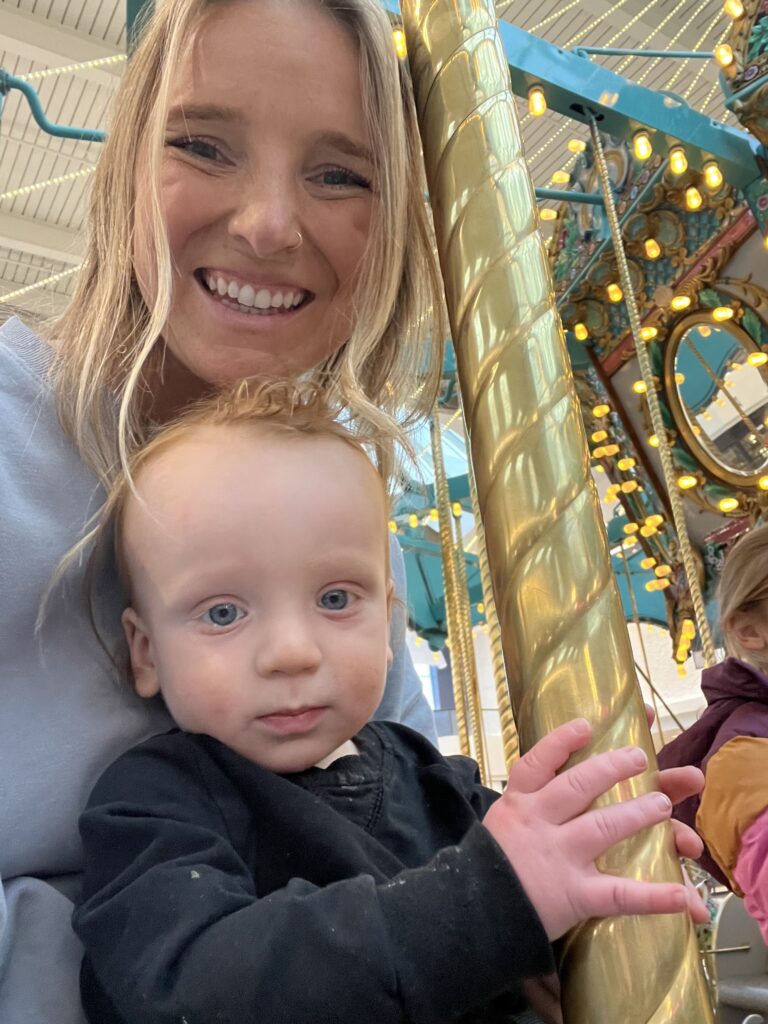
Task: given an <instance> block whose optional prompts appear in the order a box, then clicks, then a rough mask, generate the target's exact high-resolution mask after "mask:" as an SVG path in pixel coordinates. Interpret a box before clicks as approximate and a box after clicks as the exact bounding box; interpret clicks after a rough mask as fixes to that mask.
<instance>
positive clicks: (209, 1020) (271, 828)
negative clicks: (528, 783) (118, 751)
mask: <svg viewBox="0 0 768 1024" xmlns="http://www.w3.org/2000/svg"><path fill="white" fill-rule="evenodd" d="M355 740H356V743H357V745H358V748H359V750H360V755H359V756H352V757H344V758H342V759H340V760H338V761H336V762H335V763H334V764H333V765H332V766H331V767H330V768H328V769H319V768H310V769H308V770H307V771H304V772H301V773H299V774H296V775H286V776H280V775H275V774H273V773H272V772H269V771H267V770H266V769H263V768H260V767H258V766H257V765H254V764H252V763H251V762H249V761H247V760H245V759H244V758H242V757H240V756H239V755H238V754H235V753H233V752H232V751H230V750H228V749H227V748H226V747H224V746H222V744H220V743H218V742H217V741H216V740H213V739H211V738H210V737H206V736H191V735H187V734H185V733H181V732H178V731H173V732H171V733H168V734H165V735H163V736H157V737H155V738H153V739H151V740H149V741H147V742H146V743H143V744H142V745H141V746H139V747H136V748H134V749H133V750H131V751H129V752H128V753H127V754H125V755H123V757H121V758H120V759H119V760H118V761H117V762H115V764H113V765H112V767H111V768H109V769H108V770H107V772H106V773H105V774H104V776H103V777H102V778H101V780H100V781H99V783H98V784H97V786H96V788H95V790H94V792H93V794H92V796H91V799H90V801H89V805H88V808H87V810H86V811H85V813H84V815H83V817H82V820H81V832H82V837H83V842H84V846H85V876H84V891H83V899H82V901H81V903H80V905H79V906H78V908H77V910H76V911H75V915H74V926H75V930H76V931H77V934H78V935H79V936H80V938H81V939H82V941H83V943H84V944H85V948H86V959H85V962H84V965H83V972H82V976H81V988H82V994H83V1001H84V1005H85V1008H86V1012H87V1014H88V1016H89V1018H90V1020H91V1021H92V1022H93V1024H251V1022H254V1024H255V1022H259V1024H261V1022H263V1024H369V1022H370V1024H406V1022H407V1024H447V1022H448V1021H459V1020H461V1021H470V1020H471V1021H481V1020H482V1021H504V1020H508V1014H509V1013H510V1012H511V1011H513V1010H515V1009H519V1008H520V1007H521V1005H524V1003H522V1002H521V999H520V995H519V991H520V990H519V985H520V983H521V981H522V980H523V979H526V978H530V977H533V976H538V975H541V974H545V973H547V972H548V971H551V970H552V957H551V952H550V947H549V944H548V942H547V938H546V935H545V933H544V931H543V929H542V926H541V923H540V921H539V919H538V917H537V915H536V913H535V911H534V910H533V907H532V906H531V904H530V903H529V901H528V899H527V897H526V895H525V893H524V892H523V890H522V888H521V886H520V884H519V882H518V881H517V878H516V876H515V874H514V872H513V871H512V869H511V868H510V866H509V863H508V861H507V860H506V858H505V857H504V855H503V854H502V852H501V850H500V849H499V847H498V846H497V845H496V843H495V842H494V840H493V839H492V838H491V836H490V833H488V832H487V831H486V829H484V828H483V827H482V826H481V825H480V824H479V823H478V822H479V819H481V818H482V817H483V815H484V814H485V811H486V810H487V808H488V807H489V806H490V804H491V803H492V802H493V800H494V799H496V798H497V797H498V794H497V793H495V792H493V791H491V790H488V789H486V788H484V787H483V786H481V785H480V784H479V782H478V780H477V771H476V766H475V764H474V762H472V761H470V760H469V759H467V758H460V757H450V758H446V757H443V756H442V755H441V754H440V753H439V752H438V751H437V750H436V749H435V748H434V747H433V746H432V745H431V744H430V743H429V742H427V741H426V740H425V739H423V738H422V737H421V736H419V735H418V734H417V733H415V732H412V731H411V730H410V729H408V728H406V727H405V726H399V725H392V724H389V723H372V724H370V725H368V726H366V727H365V728H364V729H363V730H362V732H361V733H360V734H359V735H358V736H357V737H355Z"/></svg>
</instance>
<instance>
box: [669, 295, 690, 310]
mask: <svg viewBox="0 0 768 1024" xmlns="http://www.w3.org/2000/svg"><path fill="white" fill-rule="evenodd" d="M690 304H691V297H690V295H675V296H673V298H672V301H671V302H670V306H671V307H672V309H674V310H675V311H676V312H678V313H679V312H680V310H681V309H688V307H689V306H690Z"/></svg>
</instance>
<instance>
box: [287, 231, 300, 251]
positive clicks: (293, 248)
mask: <svg viewBox="0 0 768 1024" xmlns="http://www.w3.org/2000/svg"><path fill="white" fill-rule="evenodd" d="M303 241H304V236H303V235H302V233H301V232H300V231H297V232H296V241H295V242H294V243H293V245H287V246H286V247H285V248H286V251H287V252H296V250H297V249H299V248H301V243H302V242H303Z"/></svg>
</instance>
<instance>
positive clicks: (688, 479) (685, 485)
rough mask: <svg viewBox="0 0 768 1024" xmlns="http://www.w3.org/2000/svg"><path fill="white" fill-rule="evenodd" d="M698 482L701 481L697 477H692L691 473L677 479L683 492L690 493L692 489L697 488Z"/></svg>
mask: <svg viewBox="0 0 768 1024" xmlns="http://www.w3.org/2000/svg"><path fill="white" fill-rule="evenodd" d="M698 482H699V481H698V480H697V479H696V477H695V476H691V474H690V473H683V475H682V476H679V477H678V478H677V486H678V487H679V488H680V490H681V491H690V489H691V488H692V487H696V486H697V485H698Z"/></svg>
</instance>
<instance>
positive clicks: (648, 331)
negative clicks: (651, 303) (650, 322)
mask: <svg viewBox="0 0 768 1024" xmlns="http://www.w3.org/2000/svg"><path fill="white" fill-rule="evenodd" d="M658 333H659V331H658V328H656V327H641V328H640V337H641V338H642V339H643V341H653V339H654V338H655V337H656V336H657V335H658Z"/></svg>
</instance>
